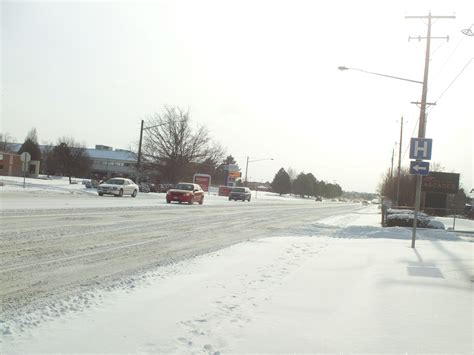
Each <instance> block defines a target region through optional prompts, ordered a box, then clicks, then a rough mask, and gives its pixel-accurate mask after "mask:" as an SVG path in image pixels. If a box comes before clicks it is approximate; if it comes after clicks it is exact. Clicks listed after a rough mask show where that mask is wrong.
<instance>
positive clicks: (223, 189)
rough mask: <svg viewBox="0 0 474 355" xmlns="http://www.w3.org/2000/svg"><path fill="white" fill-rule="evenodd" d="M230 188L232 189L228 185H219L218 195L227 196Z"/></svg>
mask: <svg viewBox="0 0 474 355" xmlns="http://www.w3.org/2000/svg"><path fill="white" fill-rule="evenodd" d="M230 190H232V187H230V186H219V196H229V193H230Z"/></svg>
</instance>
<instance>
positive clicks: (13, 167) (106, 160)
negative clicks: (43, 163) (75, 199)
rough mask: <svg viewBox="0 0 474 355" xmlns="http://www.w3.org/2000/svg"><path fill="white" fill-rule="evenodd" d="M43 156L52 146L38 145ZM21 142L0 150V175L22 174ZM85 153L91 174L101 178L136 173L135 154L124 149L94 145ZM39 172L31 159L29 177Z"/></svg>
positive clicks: (35, 162) (38, 163)
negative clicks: (90, 163) (89, 162)
mask: <svg viewBox="0 0 474 355" xmlns="http://www.w3.org/2000/svg"><path fill="white" fill-rule="evenodd" d="M39 147H40V149H41V153H42V155H43V157H44V156H45V155H46V154H47V153H48V152H50V151H52V149H53V148H54V147H52V146H49V145H40V146H39ZM20 148H21V143H11V144H9V146H8V150H9V152H8V153H7V152H0V154H2V157H1V158H2V159H0V166H1V167H2V168H1V169H0V175H10V176H23V172H22V170H21V161H20V155H18V154H15V153H13V152H18V151H19V150H20ZM86 152H87V155H88V156H89V158H90V159H91V160H92V167H91V174H92V175H97V176H98V177H100V178H101V179H103V178H106V177H112V176H124V177H134V176H135V175H136V164H137V155H136V154H135V153H133V152H131V151H129V150H126V149H113V148H112V147H109V146H106V145H99V144H98V145H96V146H95V148H86ZM39 172H40V162H39V161H31V162H30V168H29V174H28V176H30V177H36V176H38V174H39Z"/></svg>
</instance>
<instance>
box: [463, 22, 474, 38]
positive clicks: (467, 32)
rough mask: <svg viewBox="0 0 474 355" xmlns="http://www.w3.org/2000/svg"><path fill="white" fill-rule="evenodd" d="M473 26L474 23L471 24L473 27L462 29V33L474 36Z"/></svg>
mask: <svg viewBox="0 0 474 355" xmlns="http://www.w3.org/2000/svg"><path fill="white" fill-rule="evenodd" d="M472 26H474V23H473V24H472V25H471V27H469V28H466V29H464V30H461V33H462V34H465V35H466V36H470V37H472V36H474V31H473V30H471V28H472Z"/></svg>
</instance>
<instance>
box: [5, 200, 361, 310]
mask: <svg viewBox="0 0 474 355" xmlns="http://www.w3.org/2000/svg"><path fill="white" fill-rule="evenodd" d="M217 199H218V197H214V200H213V201H210V202H211V203H208V204H205V205H203V206H200V205H193V206H187V205H172V206H169V205H166V204H164V203H160V204H157V205H154V206H151V205H142V206H140V205H139V204H138V205H137V206H129V205H128V206H120V207H112V206H114V205H116V203H115V201H118V202H121V201H122V199H114V198H110V199H108V200H100V201H106V202H108V201H110V206H109V207H108V208H105V209H104V208H97V207H93V206H91V207H89V208H74V207H73V208H67V207H65V208H61V209H46V208H35V209H30V210H28V211H26V212H25V210H17V209H3V210H2V212H1V215H0V221H1V225H2V229H1V232H0V281H1V285H2V287H1V288H0V305H1V307H2V312H3V313H4V316H5V317H8V318H10V317H14V315H15V314H16V313H18V312H26V311H28V310H30V309H35V308H37V307H41V306H43V305H47V304H49V303H51V302H54V301H55V300H58V299H62V298H65V297H68V296H71V295H74V294H77V293H78V292H84V291H87V290H89V289H93V288H97V287H100V288H104V287H108V286H110V285H113V284H114V283H116V282H117V281H118V280H120V279H123V278H126V277H130V276H131V275H135V274H139V273H141V272H145V271H147V270H151V269H153V268H155V267H157V266H159V265H163V264H168V263H172V262H174V261H178V260H182V259H184V258H189V257H193V256H196V255H200V254H203V253H207V252H210V251H213V250H217V249H220V248H223V247H226V246H229V245H232V244H235V243H238V242H240V241H244V240H248V239H252V238H260V237H265V236H272V235H282V234H286V235H288V234H290V235H291V230H292V229H295V228H300V227H301V226H304V225H306V224H309V223H312V222H314V221H317V220H318V219H321V218H325V217H328V216H333V215H338V214H345V213H348V212H350V211H354V210H356V209H358V208H360V205H356V204H342V203H330V202H329V203H315V202H314V201H309V200H306V201H305V200H301V201H298V202H291V203H288V202H275V201H258V203H254V202H252V203H242V202H228V201H225V200H222V199H220V200H217Z"/></svg>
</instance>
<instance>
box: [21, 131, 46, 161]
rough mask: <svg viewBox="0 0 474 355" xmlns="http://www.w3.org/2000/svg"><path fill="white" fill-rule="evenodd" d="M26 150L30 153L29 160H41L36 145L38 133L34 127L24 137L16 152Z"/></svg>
mask: <svg viewBox="0 0 474 355" xmlns="http://www.w3.org/2000/svg"><path fill="white" fill-rule="evenodd" d="M24 152H28V153H30V155H31V160H41V150H40V147H39V145H38V134H37V133H36V128H33V129H32V130H31V131H30V132H28V135H27V136H26V138H25V142H24V143H23V144H22V145H21V147H20V150H19V151H18V154H21V153H24Z"/></svg>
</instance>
